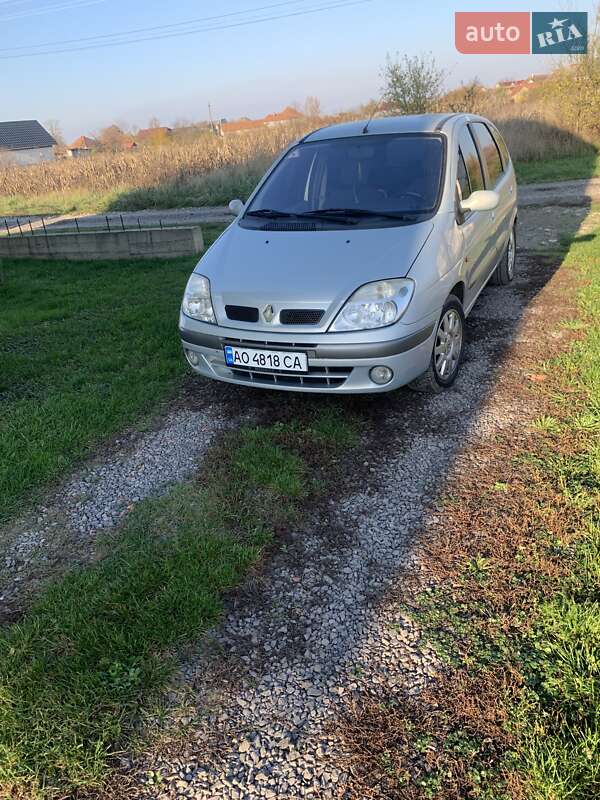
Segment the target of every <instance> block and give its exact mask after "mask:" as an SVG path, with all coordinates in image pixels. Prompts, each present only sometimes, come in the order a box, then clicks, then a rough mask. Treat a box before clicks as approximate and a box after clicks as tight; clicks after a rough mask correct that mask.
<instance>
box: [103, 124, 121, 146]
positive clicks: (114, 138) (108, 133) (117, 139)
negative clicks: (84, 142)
mask: <svg viewBox="0 0 600 800" xmlns="http://www.w3.org/2000/svg"><path fill="white" fill-rule="evenodd" d="M125 139H126V136H125V134H124V133H123V131H122V130H121V128H119V126H118V125H109V126H108V128H103V129H102V130H101V131H100V135H99V137H98V140H99V142H100V144H101V145H102V147H103V148H105V149H106V150H120V149H121V148H122V147H123V144H124V142H125Z"/></svg>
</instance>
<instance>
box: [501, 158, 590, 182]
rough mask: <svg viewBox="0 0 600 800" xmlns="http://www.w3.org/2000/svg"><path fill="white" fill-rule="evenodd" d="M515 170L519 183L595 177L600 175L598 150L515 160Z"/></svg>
mask: <svg viewBox="0 0 600 800" xmlns="http://www.w3.org/2000/svg"><path fill="white" fill-rule="evenodd" d="M515 170H516V172H517V180H518V181H519V183H543V182H545V181H570V180H577V179H579V178H594V177H595V178H597V177H599V176H600V152H599V153H590V154H589V155H582V156H567V157H565V158H552V159H548V160H547V161H517V162H516V163H515Z"/></svg>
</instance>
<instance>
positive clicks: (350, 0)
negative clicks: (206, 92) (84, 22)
mask: <svg viewBox="0 0 600 800" xmlns="http://www.w3.org/2000/svg"><path fill="white" fill-rule="evenodd" d="M370 2H373V0H338V2H333V3H332V2H327V3H326V4H324V5H320V6H318V7H315V8H310V9H303V10H301V11H292V12H288V13H285V14H276V15H271V16H263V17H258V18H256V19H250V20H243V21H241V22H231V23H227V24H223V25H213V26H205V27H200V28H194V29H193V30H188V31H176V32H175V31H174V32H171V33H163V34H157V35H155V36H145V37H140V38H135V39H127V40H125V39H123V40H122V41H112V42H104V43H97V44H90V45H86V46H84V47H71V48H60V49H52V50H38V51H37V52H30V53H14V54H11V55H0V59H2V60H7V59H12V58H32V57H34V56H43V55H58V54H61V53H76V52H81V51H85V50H97V49H100V48H105V47H118V46H122V45H127V44H137V43H140V42H150V41H157V40H160V39H172V38H179V37H181V36H193V35H195V34H198V33H207V32H210V31H220V30H227V29H231V28H240V27H245V26H247V25H257V24H260V23H263V22H270V21H272V20H279V19H288V18H290V17H302V16H306V15H308V14H315V13H319V12H321V11H330V10H335V9H338V8H347V7H348V6H355V5H362V4H364V3H370ZM115 35H118V34H115ZM50 46H52V45H50ZM24 47H25V46H24ZM29 47H30V48H33V47H35V45H30V46H29ZM3 52H8V49H6V50H0V53H3Z"/></svg>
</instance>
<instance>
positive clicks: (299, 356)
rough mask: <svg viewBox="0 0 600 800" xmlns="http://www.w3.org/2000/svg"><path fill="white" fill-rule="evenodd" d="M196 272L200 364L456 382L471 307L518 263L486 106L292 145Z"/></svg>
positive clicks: (319, 376)
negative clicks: (479, 111) (483, 112)
mask: <svg viewBox="0 0 600 800" xmlns="http://www.w3.org/2000/svg"><path fill="white" fill-rule="evenodd" d="M230 209H231V211H232V212H233V213H234V214H235V215H236V218H235V220H234V221H233V222H232V223H231V225H229V227H228V228H227V229H226V230H225V231H224V232H223V233H222V234H221V236H220V237H219V238H218V239H217V240H216V242H215V243H214V244H213V245H212V247H210V248H209V249H208V250H207V252H206V253H205V255H204V256H203V258H202V259H201V261H200V262H199V263H198V265H197V266H196V269H195V270H194V272H193V274H192V275H191V277H190V279H189V281H188V284H187V287H186V290H185V294H184V298H183V303H182V306H181V314H180V320H179V329H180V335H181V339H182V342H183V348H184V352H185V355H186V357H187V360H188V362H189V363H190V365H191V366H192V368H193V369H194V370H195V371H197V372H198V373H200V374H202V375H205V376H207V377H209V378H215V379H217V380H221V381H228V382H230V383H238V384H250V385H252V386H257V387H266V388H270V389H282V390H287V391H303V392H338V393H353V392H355V393H362V392H382V391H389V390H391V389H396V388H398V387H399V386H403V385H405V384H409V385H410V386H411V387H413V388H416V389H420V390H430V391H435V392H438V391H441V390H442V389H444V388H446V387H448V386H450V385H451V384H452V383H453V382H454V380H455V379H456V377H457V374H458V372H459V368H460V363H461V356H462V353H463V347H464V341H465V335H464V333H465V332H464V328H465V317H466V316H467V315H468V314H469V312H470V311H471V309H472V308H473V305H474V303H475V301H476V300H477V297H478V296H479V294H480V292H481V290H482V289H483V288H484V286H485V285H486V283H487V282H488V281H490V280H491V281H493V282H494V283H497V284H501V285H504V284H508V283H509V282H510V281H511V280H512V279H513V276H514V270H515V224H516V217H517V189H516V181H515V173H514V170H513V166H512V163H511V159H510V156H509V153H508V150H507V147H506V144H505V143H504V141H503V139H502V136H501V135H500V133H499V132H498V130H497V129H496V128H495V127H494V125H492V124H491V123H490V122H489V121H488V120H486V119H483V118H482V117H478V116H473V115H465V114H430V115H422V116H404V117H385V118H381V119H373V120H370V121H368V122H365V121H362V122H349V123H344V124H341V125H333V126H331V127H326V128H322V129H320V130H317V131H315V132H313V133H310V134H309V135H308V136H305V137H304V138H302V139H301V140H300V141H298V142H295V143H294V144H293V145H291V146H290V147H289V148H288V149H287V150H286V151H285V152H284V153H283V155H282V156H281V157H280V158H279V159H278V160H277V161H276V162H275V163H274V164H273V166H272V167H271V168H270V169H269V170H268V172H267V173H266V175H265V176H264V178H263V179H262V180H261V181H260V183H259V184H258V186H257V188H256V189H255V191H254V192H253V194H252V195H251V197H250V198H249V200H248V201H247V202H246V203H245V204H243V203H242V202H241V201H240V200H232V202H231V203H230Z"/></svg>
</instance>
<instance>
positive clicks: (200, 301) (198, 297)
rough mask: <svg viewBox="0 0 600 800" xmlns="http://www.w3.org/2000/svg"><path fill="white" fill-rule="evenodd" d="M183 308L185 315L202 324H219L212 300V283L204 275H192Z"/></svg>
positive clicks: (184, 296) (186, 289)
mask: <svg viewBox="0 0 600 800" xmlns="http://www.w3.org/2000/svg"><path fill="white" fill-rule="evenodd" d="M181 308H182V311H183V313H184V314H186V315H187V316H188V317H193V318H194V319H199V320H202V322H213V323H216V322H217V318H216V317H215V312H214V310H213V306H212V300H211V298H210V281H209V280H208V278H205V277H204V275H196V273H195V272H194V273H192V275H191V276H190V279H189V281H188V282H187V286H186V287H185V292H184V293H183V302H182V304H181Z"/></svg>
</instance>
